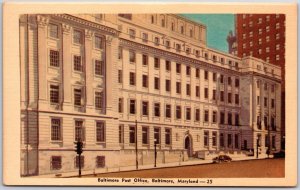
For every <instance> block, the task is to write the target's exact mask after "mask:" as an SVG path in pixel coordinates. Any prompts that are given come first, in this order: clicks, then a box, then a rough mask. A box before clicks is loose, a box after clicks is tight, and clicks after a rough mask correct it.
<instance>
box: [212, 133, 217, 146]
mask: <svg viewBox="0 0 300 190" xmlns="http://www.w3.org/2000/svg"><path fill="white" fill-rule="evenodd" d="M212 145H213V146H217V132H216V131H214V132H213V133H212Z"/></svg>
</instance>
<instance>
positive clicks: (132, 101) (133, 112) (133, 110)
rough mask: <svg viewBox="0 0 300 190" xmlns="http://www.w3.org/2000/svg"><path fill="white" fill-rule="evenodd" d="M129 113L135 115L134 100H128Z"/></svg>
mask: <svg viewBox="0 0 300 190" xmlns="http://www.w3.org/2000/svg"><path fill="white" fill-rule="evenodd" d="M129 113H130V114H135V100H130V105H129Z"/></svg>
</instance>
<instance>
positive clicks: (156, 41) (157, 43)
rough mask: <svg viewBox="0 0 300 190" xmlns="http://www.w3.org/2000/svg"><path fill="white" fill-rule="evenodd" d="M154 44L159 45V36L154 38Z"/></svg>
mask: <svg viewBox="0 0 300 190" xmlns="http://www.w3.org/2000/svg"><path fill="white" fill-rule="evenodd" d="M154 44H155V45H157V46H158V45H159V37H155V38H154Z"/></svg>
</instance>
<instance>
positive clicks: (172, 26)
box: [171, 22, 175, 31]
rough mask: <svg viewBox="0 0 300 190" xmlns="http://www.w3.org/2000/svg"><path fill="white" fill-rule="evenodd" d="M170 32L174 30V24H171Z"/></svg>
mask: <svg viewBox="0 0 300 190" xmlns="http://www.w3.org/2000/svg"><path fill="white" fill-rule="evenodd" d="M171 30H172V31H174V30H175V24H174V22H172V23H171Z"/></svg>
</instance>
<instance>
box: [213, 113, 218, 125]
mask: <svg viewBox="0 0 300 190" xmlns="http://www.w3.org/2000/svg"><path fill="white" fill-rule="evenodd" d="M217 120H218V118H217V112H216V111H213V117H212V122H213V123H217Z"/></svg>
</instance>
